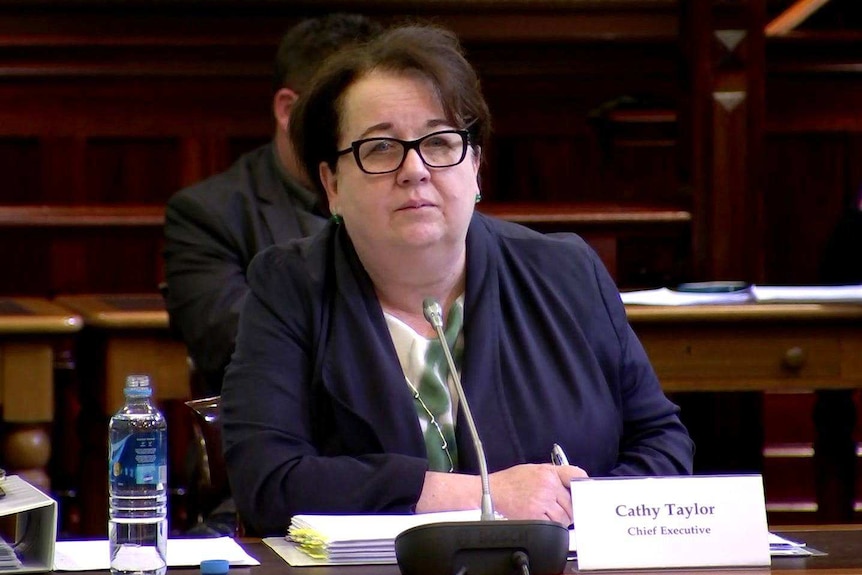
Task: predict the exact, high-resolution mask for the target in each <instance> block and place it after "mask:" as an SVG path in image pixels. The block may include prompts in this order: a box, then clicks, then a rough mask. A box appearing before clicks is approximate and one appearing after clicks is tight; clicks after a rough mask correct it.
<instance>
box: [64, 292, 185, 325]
mask: <svg viewBox="0 0 862 575" xmlns="http://www.w3.org/2000/svg"><path fill="white" fill-rule="evenodd" d="M110 295H111V294H107V295H72V296H58V297H57V298H56V299H55V300H54V301H55V302H57V303H58V304H59V305H62V306H65V307H67V308H69V309H71V310H74V311H75V312H77V313H79V314H81V316H82V317H83V321H84V323H85V324H86V325H88V326H90V327H96V328H102V329H158V330H163V329H167V328H168V326H169V321H168V312H167V311H165V310H163V309H161V310H150V309H147V310H124V309H117V308H114V307H112V306H111V305H110V304H108V303H107V302H105V301H104V299H103V298H104V297H108V296H110ZM121 295H124V296H129V297H152V298H154V299H159V298H160V297H161V296H158V295H157V294H121Z"/></svg>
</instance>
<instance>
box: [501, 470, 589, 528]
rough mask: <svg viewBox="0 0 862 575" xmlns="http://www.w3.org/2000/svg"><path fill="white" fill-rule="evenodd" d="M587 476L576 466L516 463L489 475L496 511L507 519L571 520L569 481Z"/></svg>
mask: <svg viewBox="0 0 862 575" xmlns="http://www.w3.org/2000/svg"><path fill="white" fill-rule="evenodd" d="M585 477H588V475H587V473H586V472H585V471H584V470H583V469H581V468H580V467H575V466H574V465H560V466H555V465H551V464H549V463H546V464H541V465H516V466H514V467H510V468H508V469H504V470H502V471H498V472H496V473H492V474H491V476H490V483H491V497H492V498H493V500H494V508H495V510H496V511H497V513H500V514H501V515H503V516H505V517H506V518H508V519H550V520H551V521H556V522H557V523H561V524H563V525H571V523H572V496H571V493H570V492H569V483H570V482H571V481H572V480H573V479H582V478H585Z"/></svg>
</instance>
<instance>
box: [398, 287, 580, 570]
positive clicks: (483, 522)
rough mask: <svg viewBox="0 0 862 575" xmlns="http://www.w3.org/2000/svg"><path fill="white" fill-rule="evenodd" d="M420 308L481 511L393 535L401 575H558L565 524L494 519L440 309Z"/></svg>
mask: <svg viewBox="0 0 862 575" xmlns="http://www.w3.org/2000/svg"><path fill="white" fill-rule="evenodd" d="M422 311H423V313H424V315H425V319H426V320H428V323H430V324H431V326H432V327H433V328H434V331H435V332H436V334H437V339H438V340H440V344H441V345H442V346H443V354H444V355H445V356H446V362H447V364H448V366H449V373H450V374H451V376H452V381H453V383H454V384H455V390H456V392H457V393H458V401H459V406H460V409H461V410H462V411H463V412H464V421H466V422H467V427H468V429H469V431H470V437H471V439H472V440H473V446H474V448H475V450H476V457H477V458H478V460H479V461H478V463H479V475H480V478H481V480H482V514H481V519H480V520H479V521H451V522H441V523H429V524H426V525H420V526H417V527H413V528H411V529H407V530H405V531H403V532H402V533H400V534H399V535H398V536H397V537H396V538H395V557H396V559H397V561H398V567H399V568H400V570H401V573H402V575H453V574H455V573H459V574H462V575H507V574H512V575H520V574H521V573H523V572H524V570H525V569H528V571H527V572H528V573H532V575H559V574H560V573H562V572H563V571H564V570H565V567H566V558H567V555H568V551H569V531H568V529H567V528H566V527H565V526H563V525H560V524H559V523H557V522H555V521H550V520H543V519H530V520H517V521H516V520H495V519H496V518H495V515H494V504H493V501H492V499H491V487H490V481H489V479H488V461H487V459H486V458H485V450H484V448H483V447H482V440H481V439H480V437H479V432H478V430H477V429H476V422H475V420H474V419H473V413H472V412H471V411H470V405H469V404H468V402H467V397H466V395H465V394H464V387H463V386H462V385H461V377H460V376H459V375H458V370H457V369H456V367H455V361H454V360H453V359H452V354H451V352H450V351H449V345H448V344H447V343H446V336H445V334H444V333H443V310H442V308H441V307H440V304H439V303H438V302H437V301H436V300H434V299H432V298H426V299H425V301H423V302H422ZM527 565H528V566H529V567H527Z"/></svg>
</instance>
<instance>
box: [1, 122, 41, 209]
mask: <svg viewBox="0 0 862 575" xmlns="http://www.w3.org/2000/svg"><path fill="white" fill-rule="evenodd" d="M39 152H40V150H39V140H38V139H37V138H21V137H15V138H8V137H5V138H4V137H0V174H3V180H2V182H0V197H2V203H4V204H27V203H31V202H32V201H33V198H35V197H38V193H39V189H40V188H39V180H38V178H34V177H33V176H34V174H38V173H40V172H41V156H40V153H39Z"/></svg>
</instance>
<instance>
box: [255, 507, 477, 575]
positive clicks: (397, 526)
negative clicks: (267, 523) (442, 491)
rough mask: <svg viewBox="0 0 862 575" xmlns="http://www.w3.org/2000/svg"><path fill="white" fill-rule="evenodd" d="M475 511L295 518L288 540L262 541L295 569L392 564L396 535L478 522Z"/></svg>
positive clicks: (271, 538)
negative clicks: (430, 525) (433, 526)
mask: <svg viewBox="0 0 862 575" xmlns="http://www.w3.org/2000/svg"><path fill="white" fill-rule="evenodd" d="M480 515H481V514H480V512H479V510H478V509H472V510H468V511H445V512H441V513H416V514H412V515H296V516H294V517H293V520H292V521H291V524H290V530H289V533H288V536H287V537H267V538H265V539H264V540H263V542H264V543H266V544H267V545H268V546H269V547H271V548H272V550H273V551H275V552H276V553H278V554H279V555H280V556H281V558H282V559H284V560H285V561H287V562H288V563H289V564H290V565H292V566H294V567H302V566H309V565H373V564H390V563H395V538H396V537H397V536H398V534H399V533H401V532H402V531H405V530H407V529H410V528H411V527H416V526H417V525H425V524H427V523H440V522H446V521H477V520H479V518H480Z"/></svg>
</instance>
